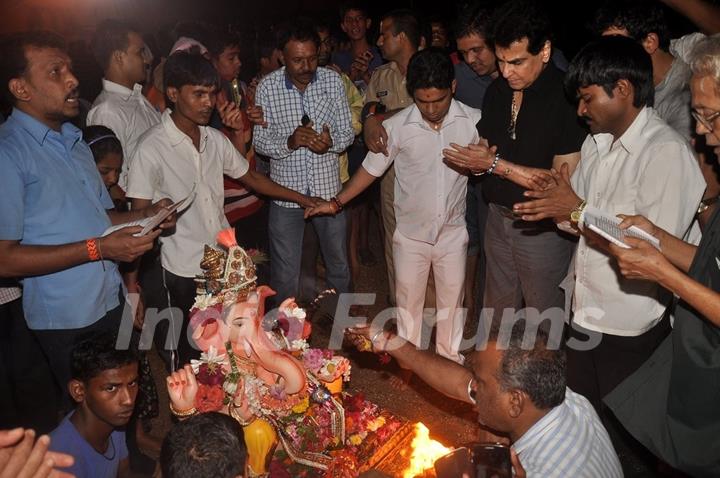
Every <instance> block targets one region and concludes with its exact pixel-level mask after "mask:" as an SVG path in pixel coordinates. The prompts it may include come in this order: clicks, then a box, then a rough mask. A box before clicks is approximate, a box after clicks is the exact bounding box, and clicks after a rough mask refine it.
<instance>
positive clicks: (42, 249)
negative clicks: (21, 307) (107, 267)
mask: <svg viewBox="0 0 720 478" xmlns="http://www.w3.org/2000/svg"><path fill="white" fill-rule="evenodd" d="M141 230H142V228H141V227H139V226H134V227H125V228H123V229H120V230H119V231H115V232H113V233H112V234H110V235H108V236H105V237H100V238H97V245H98V249H99V250H100V254H101V255H102V257H103V258H104V259H107V260H113V261H121V262H130V261H133V260H135V259H137V258H138V257H140V256H141V255H143V254H144V253H145V252H147V251H149V250H150V249H152V245H153V241H154V240H155V238H156V237H157V236H159V235H160V230H159V229H158V230H155V231H153V232H151V233H149V234H147V235H145V236H142V237H134V236H133V234H136V233H138V232H140V231H141ZM88 239H90V238H88ZM89 260H90V259H89V257H88V250H87V246H86V243H85V241H79V242H73V243H70V244H63V245H59V246H27V245H23V244H20V241H0V277H28V276H36V275H42V274H51V273H53V272H58V271H61V270H64V269H68V268H70V267H74V266H77V265H80V264H84V263H86V262H89Z"/></svg>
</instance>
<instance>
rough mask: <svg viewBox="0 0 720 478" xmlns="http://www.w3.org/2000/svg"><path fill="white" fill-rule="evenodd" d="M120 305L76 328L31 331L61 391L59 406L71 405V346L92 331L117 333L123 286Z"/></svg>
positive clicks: (65, 407)
mask: <svg viewBox="0 0 720 478" xmlns="http://www.w3.org/2000/svg"><path fill="white" fill-rule="evenodd" d="M118 295H119V297H120V304H119V305H118V306H117V307H115V308H114V309H113V310H111V311H109V312H107V313H106V314H105V315H104V316H103V317H101V318H100V319H98V320H97V321H96V322H95V323H93V324H91V325H88V326H87V327H82V328H79V329H58V330H33V333H34V334H35V337H36V338H37V341H38V343H39V344H40V348H41V349H42V351H43V353H44V354H45V357H47V360H48V363H49V364H50V369H51V370H52V373H53V376H54V377H55V381H56V382H57V384H58V386H59V387H60V390H62V396H63V399H62V408H63V410H67V411H69V410H70V408H72V407H71V402H70V399H69V398H70V396H69V394H68V391H67V384H68V382H69V381H70V379H71V378H72V373H71V371H70V354H71V353H72V350H73V347H75V345H76V344H77V343H78V342H80V341H82V340H83V339H85V338H87V337H90V336H92V335H95V334H102V333H107V332H115V333H117V332H118V330H119V328H120V321H121V319H122V313H123V310H124V309H125V297H124V296H123V294H122V289H120V292H119V294H118Z"/></svg>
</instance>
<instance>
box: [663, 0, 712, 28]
mask: <svg viewBox="0 0 720 478" xmlns="http://www.w3.org/2000/svg"><path fill="white" fill-rule="evenodd" d="M660 1H661V2H663V3H664V4H665V5H667V6H668V7H670V8H672V9H673V10H676V11H677V12H678V13H681V14H682V15H685V16H686V17H687V18H688V19H689V20H690V21H691V22H693V23H694V24H695V25H697V27H698V28H700V29H701V30H702V31H703V33H706V34H708V35H712V34H713V33H718V32H720V7H719V6H717V5H714V4H712V3H710V2H708V1H707V0H660Z"/></svg>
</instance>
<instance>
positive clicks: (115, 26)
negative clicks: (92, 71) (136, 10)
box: [92, 19, 138, 70]
mask: <svg viewBox="0 0 720 478" xmlns="http://www.w3.org/2000/svg"><path fill="white" fill-rule="evenodd" d="M130 32H138V30H137V29H136V28H134V27H133V26H132V25H130V24H129V23H127V22H123V21H120V20H114V19H109V20H104V21H102V22H101V23H100V24H99V25H98V27H97V30H95V34H94V35H93V39H92V52H93V56H94V57H95V61H97V63H98V65H100V68H102V69H103V70H105V69H107V67H108V66H109V65H110V56H111V55H112V54H113V52H116V51H125V50H127V47H128V45H129V44H130V40H129V39H128V35H129V34H130Z"/></svg>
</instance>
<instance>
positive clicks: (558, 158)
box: [553, 151, 580, 176]
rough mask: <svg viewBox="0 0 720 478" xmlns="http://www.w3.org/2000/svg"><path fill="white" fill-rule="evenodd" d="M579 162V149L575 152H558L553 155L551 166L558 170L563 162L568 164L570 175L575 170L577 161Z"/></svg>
mask: <svg viewBox="0 0 720 478" xmlns="http://www.w3.org/2000/svg"><path fill="white" fill-rule="evenodd" d="M579 162H580V151H577V152H575V153H570V154H558V155H555V157H554V158H553V168H554V169H555V170H556V171H560V170H561V169H562V165H563V164H567V165H568V173H569V175H570V176H572V174H573V172H575V168H576V167H577V165H578V163H579Z"/></svg>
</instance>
